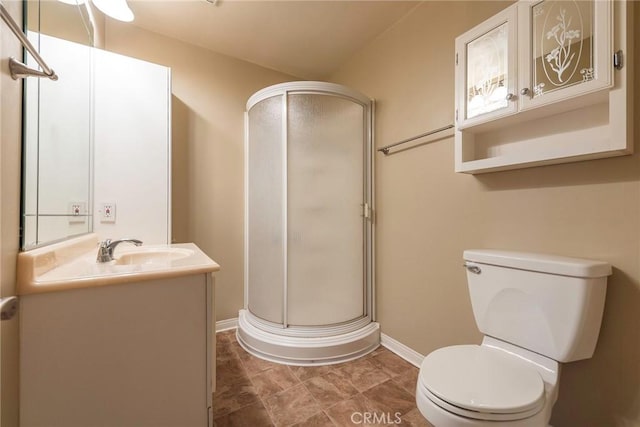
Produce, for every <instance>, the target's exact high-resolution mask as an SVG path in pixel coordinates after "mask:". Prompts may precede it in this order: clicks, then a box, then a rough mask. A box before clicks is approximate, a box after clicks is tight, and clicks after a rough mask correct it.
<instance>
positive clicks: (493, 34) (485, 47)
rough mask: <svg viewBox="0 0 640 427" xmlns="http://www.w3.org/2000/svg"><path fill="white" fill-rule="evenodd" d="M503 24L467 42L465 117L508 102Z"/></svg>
mask: <svg viewBox="0 0 640 427" xmlns="http://www.w3.org/2000/svg"><path fill="white" fill-rule="evenodd" d="M507 25H508V24H507V23H504V24H502V25H500V26H499V27H497V28H494V29H493V30H491V31H489V32H488V33H485V34H483V35H482V36H480V37H478V38H477V39H475V40H473V41H472V42H470V43H468V44H467V52H466V55H467V56H466V59H467V88H466V97H467V99H466V101H467V102H466V104H467V111H466V113H467V114H466V117H467V119H471V118H473V117H476V116H479V115H481V114H486V113H489V112H491V111H495V110H499V109H501V108H505V107H506V106H507V105H508V101H507V99H506V96H507V88H506V83H507V79H508V77H509V76H508V63H507V60H508V57H507V55H508V51H507V49H508V47H509V41H508V37H507V36H508V27H507Z"/></svg>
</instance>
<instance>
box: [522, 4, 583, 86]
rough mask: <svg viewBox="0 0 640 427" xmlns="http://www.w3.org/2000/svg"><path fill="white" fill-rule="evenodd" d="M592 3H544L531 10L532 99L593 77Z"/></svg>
mask: <svg viewBox="0 0 640 427" xmlns="http://www.w3.org/2000/svg"><path fill="white" fill-rule="evenodd" d="M593 9H594V2H593V1H566V0H563V1H556V0H544V1H541V2H540V3H537V4H536V5H534V6H533V7H532V8H531V14H532V16H531V20H532V22H533V35H532V37H533V46H532V48H533V82H532V85H531V86H532V88H533V96H534V98H535V97H538V96H542V95H544V94H545V93H549V92H553V91H556V90H558V89H563V88H566V87H569V86H573V85H577V84H580V83H584V82H588V81H590V80H593V79H594V78H595V71H596V70H595V69H594V58H593V45H594V43H593V15H594V13H593Z"/></svg>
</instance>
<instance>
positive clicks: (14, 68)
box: [0, 3, 58, 80]
mask: <svg viewBox="0 0 640 427" xmlns="http://www.w3.org/2000/svg"><path fill="white" fill-rule="evenodd" d="M0 17H1V18H2V20H3V21H4V22H5V23H6V24H7V26H8V27H9V29H11V31H12V32H13V34H15V36H16V37H17V38H18V40H20V43H22V45H23V46H24V47H25V49H27V51H28V52H29V53H30V54H31V56H33V59H35V60H36V62H37V63H38V65H39V66H40V68H42V71H39V70H34V69H32V68H29V67H27V66H26V65H25V64H23V63H22V62H20V61H18V60H17V59H15V58H9V71H10V72H11V78H12V79H14V80H17V79H23V78H25V77H29V76H34V77H47V78H49V79H51V80H58V76H57V74H56V73H55V71H53V70H52V69H51V68H49V66H48V65H47V63H46V62H44V59H42V57H41V56H40V54H39V53H38V51H37V50H36V48H34V47H33V45H32V44H31V42H30V41H29V39H27V36H25V34H24V33H23V32H22V30H21V29H20V27H19V26H18V24H16V21H14V20H13V18H12V17H11V15H10V14H9V12H8V11H7V9H5V7H4V5H3V4H2V3H0Z"/></svg>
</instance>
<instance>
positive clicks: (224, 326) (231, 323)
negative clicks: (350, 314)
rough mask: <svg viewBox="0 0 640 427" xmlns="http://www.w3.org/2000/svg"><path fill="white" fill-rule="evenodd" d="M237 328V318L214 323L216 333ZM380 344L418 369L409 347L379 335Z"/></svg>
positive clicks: (417, 358) (417, 355)
mask: <svg viewBox="0 0 640 427" xmlns="http://www.w3.org/2000/svg"><path fill="white" fill-rule="evenodd" d="M237 327H238V318H237V317H235V318H233V319H225V320H218V321H217V322H216V332H222V331H228V330H229V329H236V328H237ZM380 344H381V345H382V346H384V347H386V348H387V349H389V350H390V351H392V352H393V353H395V354H397V355H398V356H400V357H402V358H403V359H404V360H406V361H407V362H409V363H411V364H412V365H413V366H416V367H418V368H419V367H420V364H422V360H423V359H424V356H423V355H422V354H420V353H418V352H417V351H415V350H413V349H412V348H410V347H407V346H406V345H404V344H402V343H401V342H400V341H396V340H394V339H393V338H391V337H390V336H389V335H386V334H383V333H381V334H380Z"/></svg>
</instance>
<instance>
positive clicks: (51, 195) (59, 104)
mask: <svg viewBox="0 0 640 427" xmlns="http://www.w3.org/2000/svg"><path fill="white" fill-rule="evenodd" d="M68 3H72V4H68ZM77 3H81V4H76V1H75V0H67V2H66V3H65V2H62V1H49V0H42V1H40V0H28V1H25V10H24V16H25V28H26V31H27V35H28V37H29V39H30V41H31V42H32V44H33V45H34V46H36V47H37V48H38V51H39V52H40V53H41V55H42V56H43V57H44V58H46V60H47V62H48V64H49V65H50V67H51V68H53V69H54V70H55V72H56V73H57V74H58V76H59V80H58V81H52V80H48V79H36V78H28V79H25V80H24V125H23V126H24V132H23V185H22V198H23V202H22V243H21V244H22V249H23V250H28V249H33V248H35V247H38V246H42V245H45V244H48V243H52V242H55V241H58V240H62V239H65V238H68V237H70V236H75V235H79V234H84V233H88V232H90V231H91V230H92V222H93V220H92V215H91V205H92V200H91V167H92V165H91V163H92V160H91V159H92V108H93V107H92V89H91V79H92V76H91V67H92V66H91V49H90V46H93V44H94V27H93V25H92V17H91V12H90V10H88V9H87V7H86V5H85V4H82V3H84V2H81V1H79V2H77ZM25 61H26V63H27V65H29V66H31V67H32V68H37V64H36V63H35V61H34V60H33V58H31V57H30V55H28V54H27V56H26V57H25Z"/></svg>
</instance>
